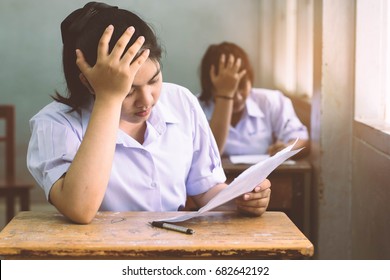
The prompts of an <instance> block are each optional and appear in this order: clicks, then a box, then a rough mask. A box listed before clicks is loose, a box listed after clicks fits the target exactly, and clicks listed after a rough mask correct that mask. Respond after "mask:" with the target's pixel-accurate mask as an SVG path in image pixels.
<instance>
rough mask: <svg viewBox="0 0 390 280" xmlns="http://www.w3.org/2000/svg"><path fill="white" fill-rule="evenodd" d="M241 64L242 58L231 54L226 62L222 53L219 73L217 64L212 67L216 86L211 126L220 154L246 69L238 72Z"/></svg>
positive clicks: (211, 73) (211, 72)
mask: <svg viewBox="0 0 390 280" xmlns="http://www.w3.org/2000/svg"><path fill="white" fill-rule="evenodd" d="M240 66H241V59H236V60H235V58H234V56H233V55H229V58H228V61H227V63H226V57H225V55H224V54H223V55H221V58H220V61H219V66H218V70H219V71H218V74H216V73H215V70H216V69H215V66H214V65H212V66H211V68H210V78H211V81H212V83H213V86H214V91H213V92H214V99H215V106H214V111H213V114H212V116H211V119H210V128H211V131H212V132H213V134H214V138H215V140H216V142H217V145H218V150H219V152H220V154H222V153H223V150H224V147H225V143H226V139H227V136H228V133H229V127H230V123H231V119H232V114H233V100H234V95H235V93H236V91H237V87H238V84H239V82H240V80H241V78H242V77H243V76H244V75H245V74H246V70H243V71H241V72H238V71H239V69H240Z"/></svg>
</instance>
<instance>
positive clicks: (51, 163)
mask: <svg viewBox="0 0 390 280" xmlns="http://www.w3.org/2000/svg"><path fill="white" fill-rule="evenodd" d="M30 129H31V133H32V134H31V139H30V141H29V145H28V150H27V167H28V169H29V171H30V172H31V174H32V175H33V177H34V178H35V180H36V181H37V183H38V184H39V185H40V186H41V187H42V188H43V190H44V192H45V195H46V198H47V199H48V197H49V193H50V190H51V187H52V186H53V184H54V183H55V182H56V181H57V180H58V179H59V178H60V177H61V176H62V175H63V174H64V173H66V172H67V170H68V168H69V166H70V164H71V163H72V161H73V158H74V156H75V154H76V151H77V150H78V147H79V146H80V143H81V140H80V139H79V137H78V136H77V133H75V131H74V130H72V129H71V128H70V127H69V126H67V125H66V123H61V122H58V121H56V120H52V119H32V120H31V121H30Z"/></svg>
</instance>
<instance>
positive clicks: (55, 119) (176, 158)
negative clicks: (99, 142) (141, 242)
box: [27, 83, 226, 211]
mask: <svg viewBox="0 0 390 280" xmlns="http://www.w3.org/2000/svg"><path fill="white" fill-rule="evenodd" d="M92 102H93V100H92V99H91V104H90V106H89V108H83V109H82V110H81V114H80V113H77V112H71V113H69V112H68V111H69V109H70V107H68V106H67V105H64V104H61V103H58V102H52V103H50V104H49V105H47V106H46V107H45V108H43V109H42V110H41V111H40V112H39V113H38V114H37V115H35V116H34V117H33V118H32V119H31V120H30V127H31V131H32V136H31V139H30V143H29V147H28V154H27V165H28V168H29V170H30V172H31V174H32V175H33V176H34V178H35V179H36V181H37V182H38V183H39V185H40V186H41V187H42V188H43V189H44V191H45V194H46V197H48V195H49V192H50V189H51V187H52V186H53V184H54V183H55V182H56V181H57V180H58V179H59V178H60V177H61V176H62V175H63V174H64V173H66V171H67V170H68V168H69V166H70V164H71V162H72V160H73V158H74V156H75V154H76V152H77V149H78V148H79V146H80V143H81V141H82V139H83V136H84V134H85V131H86V128H87V125H88V121H89V118H90V114H91V109H92ZM101 137H104V135H101ZM116 141H117V143H116V149H115V155H114V162H113V166H112V171H111V176H110V180H109V183H108V187H107V191H106V193H105V196H104V199H103V202H102V204H101V207H100V210H101V211H104V210H106V211H176V210H178V209H179V208H180V207H183V206H184V205H185V202H186V197H187V194H188V195H197V194H200V193H203V192H205V191H207V190H208V189H210V188H211V187H213V186H214V185H215V184H217V183H222V182H224V181H225V180H226V177H225V174H224V172H223V169H222V166H221V161H220V156H219V153H218V148H217V146H216V143H215V139H214V137H213V135H212V133H211V130H210V129H209V124H208V122H207V119H206V118H205V116H204V114H203V112H202V109H201V108H200V106H199V103H198V102H197V100H196V97H195V96H194V95H193V94H192V93H191V92H189V91H188V90H187V89H185V88H183V87H180V86H177V85H174V84H168V83H163V87H162V92H161V96H160V99H159V101H158V102H157V104H156V105H155V107H154V108H153V109H152V113H151V115H150V118H149V119H148V121H147V129H146V133H145V141H144V143H143V144H142V145H141V144H140V143H138V142H137V141H135V140H134V139H133V138H131V137H130V136H129V135H127V134H126V133H124V132H123V131H122V130H119V131H118V133H117V140H116Z"/></svg>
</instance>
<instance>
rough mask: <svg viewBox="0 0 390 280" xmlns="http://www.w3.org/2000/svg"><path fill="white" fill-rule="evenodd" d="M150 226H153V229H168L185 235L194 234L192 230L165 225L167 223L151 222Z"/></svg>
mask: <svg viewBox="0 0 390 280" xmlns="http://www.w3.org/2000/svg"><path fill="white" fill-rule="evenodd" d="M151 225H152V226H154V227H158V228H165V229H170V230H174V231H177V232H181V233H185V234H193V233H195V231H194V230H193V229H190V228H186V227H182V226H178V225H174V224H170V223H167V222H160V221H153V222H152V223H151Z"/></svg>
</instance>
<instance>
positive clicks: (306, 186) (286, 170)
mask: <svg viewBox="0 0 390 280" xmlns="http://www.w3.org/2000/svg"><path fill="white" fill-rule="evenodd" d="M291 162H292V161H287V163H283V164H281V165H280V166H278V167H277V168H276V169H275V170H274V171H273V172H272V173H271V174H270V176H269V177H268V179H269V180H270V181H271V184H272V186H271V190H272V191H271V200H270V204H269V207H268V210H270V211H283V212H285V213H286V214H287V215H288V216H289V217H290V219H291V220H292V221H293V222H294V223H295V224H296V225H297V226H298V227H299V228H300V230H301V231H302V232H303V233H304V234H305V235H306V236H307V237H309V238H310V189H311V172H312V171H311V170H312V168H311V164H310V162H309V161H307V160H305V159H301V160H296V161H293V163H292V164H291ZM222 166H223V169H224V170H225V174H226V176H227V178H228V179H227V180H228V182H230V181H232V180H233V179H234V178H235V177H237V176H238V175H239V174H240V173H241V172H243V171H244V170H245V169H247V168H248V167H250V166H251V165H250V164H233V163H232V162H231V161H230V160H229V158H225V157H224V158H222Z"/></svg>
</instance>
